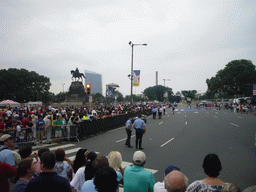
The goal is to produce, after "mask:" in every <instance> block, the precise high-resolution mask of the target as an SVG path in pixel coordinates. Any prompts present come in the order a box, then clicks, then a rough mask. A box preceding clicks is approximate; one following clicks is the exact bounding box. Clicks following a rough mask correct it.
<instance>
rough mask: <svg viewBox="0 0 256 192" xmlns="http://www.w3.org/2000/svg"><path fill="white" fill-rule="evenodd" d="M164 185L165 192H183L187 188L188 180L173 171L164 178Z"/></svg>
mask: <svg viewBox="0 0 256 192" xmlns="http://www.w3.org/2000/svg"><path fill="white" fill-rule="evenodd" d="M164 184H165V188H166V190H167V192H173V191H175V192H185V191H186V189H187V187H188V178H187V177H186V176H185V175H184V174H183V173H181V172H180V171H177V170H175V171H171V172H170V173H168V175H166V176H165V178H164ZM156 192H157V191H156Z"/></svg>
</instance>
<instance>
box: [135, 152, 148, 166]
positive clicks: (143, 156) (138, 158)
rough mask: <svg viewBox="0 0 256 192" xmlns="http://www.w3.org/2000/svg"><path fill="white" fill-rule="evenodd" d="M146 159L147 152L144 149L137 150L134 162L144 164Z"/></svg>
mask: <svg viewBox="0 0 256 192" xmlns="http://www.w3.org/2000/svg"><path fill="white" fill-rule="evenodd" d="M145 161H146V154H145V153H144V152H142V151H136V152H135V153H134V154H133V162H135V163H138V164H142V163H144V162H145Z"/></svg>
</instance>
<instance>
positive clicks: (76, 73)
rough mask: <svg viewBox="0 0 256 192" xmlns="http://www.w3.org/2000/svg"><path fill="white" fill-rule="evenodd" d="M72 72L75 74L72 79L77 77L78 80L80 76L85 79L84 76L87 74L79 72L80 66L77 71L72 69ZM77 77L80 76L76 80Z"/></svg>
mask: <svg viewBox="0 0 256 192" xmlns="http://www.w3.org/2000/svg"><path fill="white" fill-rule="evenodd" d="M71 74H72V75H73V76H72V78H71V79H72V80H73V78H75V81H78V80H79V79H80V78H81V80H83V77H84V78H85V76H84V74H83V73H79V70H78V68H76V70H75V71H74V70H72V71H71ZM76 78H78V79H77V80H76ZM85 79H86V78H85Z"/></svg>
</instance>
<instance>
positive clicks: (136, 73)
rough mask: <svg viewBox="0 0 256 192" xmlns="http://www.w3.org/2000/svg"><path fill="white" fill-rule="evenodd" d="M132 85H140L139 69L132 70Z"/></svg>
mask: <svg viewBox="0 0 256 192" xmlns="http://www.w3.org/2000/svg"><path fill="white" fill-rule="evenodd" d="M133 86H134V87H139V86H140V70H133Z"/></svg>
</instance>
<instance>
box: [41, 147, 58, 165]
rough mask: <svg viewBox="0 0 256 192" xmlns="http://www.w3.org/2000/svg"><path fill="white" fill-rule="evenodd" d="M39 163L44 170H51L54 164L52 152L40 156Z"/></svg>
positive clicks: (54, 159)
mask: <svg viewBox="0 0 256 192" xmlns="http://www.w3.org/2000/svg"><path fill="white" fill-rule="evenodd" d="M41 163H43V164H44V167H45V168H46V169H53V168H54V166H55V163H56V158H55V155H54V154H53V153H52V152H48V151H46V152H44V153H42V155H41Z"/></svg>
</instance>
